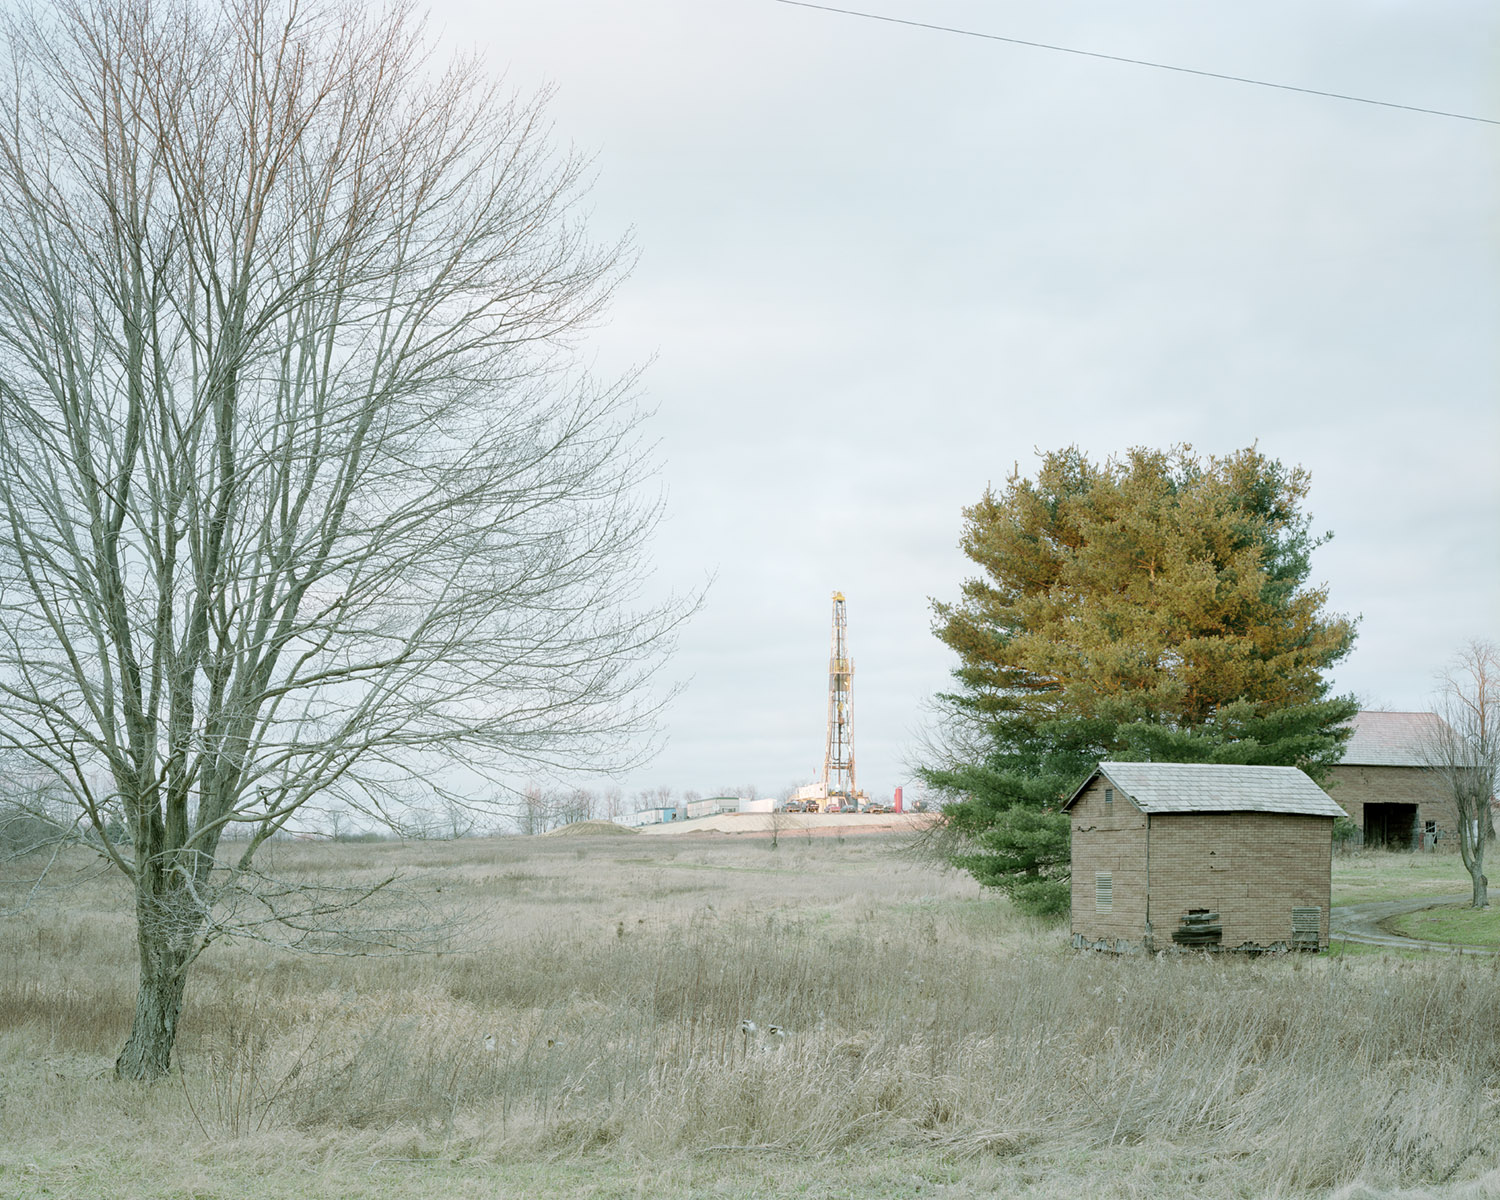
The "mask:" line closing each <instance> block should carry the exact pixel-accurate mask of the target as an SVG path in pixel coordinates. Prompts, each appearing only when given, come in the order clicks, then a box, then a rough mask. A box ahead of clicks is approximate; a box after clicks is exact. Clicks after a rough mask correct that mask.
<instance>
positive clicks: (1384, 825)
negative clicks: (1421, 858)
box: [1365, 804, 1417, 850]
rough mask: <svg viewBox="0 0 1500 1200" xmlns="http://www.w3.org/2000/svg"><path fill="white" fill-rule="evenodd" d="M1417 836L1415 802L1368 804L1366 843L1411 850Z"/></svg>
mask: <svg viewBox="0 0 1500 1200" xmlns="http://www.w3.org/2000/svg"><path fill="white" fill-rule="evenodd" d="M1416 838H1417V806H1416V805H1415V804H1366V805H1365V845H1366V846H1367V847H1371V848H1379V849H1382V850H1411V849H1413V848H1414V847H1415V845H1416Z"/></svg>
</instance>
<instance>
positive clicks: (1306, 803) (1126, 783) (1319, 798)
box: [1063, 762, 1347, 817]
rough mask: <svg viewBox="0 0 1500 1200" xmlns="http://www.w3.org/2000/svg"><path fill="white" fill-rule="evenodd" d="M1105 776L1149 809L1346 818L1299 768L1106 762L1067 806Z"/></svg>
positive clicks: (1099, 766)
mask: <svg viewBox="0 0 1500 1200" xmlns="http://www.w3.org/2000/svg"><path fill="white" fill-rule="evenodd" d="M1100 775H1103V776H1104V777H1105V778H1106V779H1107V780H1109V782H1110V783H1112V784H1114V786H1115V788H1116V789H1117V790H1118V791H1121V792H1123V793H1124V794H1125V796H1126V797H1128V798H1129V799H1130V800H1131V801H1133V802H1134V803H1135V805H1136V807H1137V808H1139V809H1140V810H1141V811H1142V812H1146V813H1186V812H1270V813H1303V814H1307V815H1309V816H1315V817H1342V816H1345V815H1347V814H1346V813H1345V812H1344V810H1343V809H1342V808H1340V807H1339V806H1338V805H1337V804H1335V803H1334V802H1333V801H1332V800H1330V799H1329V798H1328V793H1326V792H1325V791H1323V789H1322V788H1320V787H1319V786H1318V785H1317V784H1315V783H1314V782H1313V781H1312V780H1311V779H1309V778H1308V777H1307V776H1306V775H1304V774H1303V773H1302V772H1301V771H1299V770H1298V769H1297V768H1296V767H1240V766H1228V765H1223V764H1219V763H1155V762H1102V763H1100V764H1099V765H1098V766H1097V767H1096V768H1095V769H1094V773H1093V774H1092V775H1090V776H1089V777H1088V779H1086V780H1085V781H1084V783H1083V787H1080V788H1079V789H1078V790H1077V791H1076V792H1074V793H1073V795H1072V796H1071V797H1070V798H1069V800H1068V802H1067V803H1066V804H1064V805H1063V808H1064V809H1067V808H1071V807H1072V805H1073V802H1074V801H1076V800H1077V799H1078V797H1079V796H1081V795H1082V794H1083V792H1084V789H1085V788H1087V787H1088V786H1089V784H1091V783H1093V782H1094V780H1095V779H1096V778H1098V777H1099V776H1100Z"/></svg>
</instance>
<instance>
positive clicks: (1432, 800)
mask: <svg viewBox="0 0 1500 1200" xmlns="http://www.w3.org/2000/svg"><path fill="white" fill-rule="evenodd" d="M1438 719H1439V718H1438V717H1437V715H1436V714H1435V713H1430V712H1360V713H1355V714H1354V719H1353V720H1352V721H1351V722H1350V724H1351V725H1352V726H1353V729H1354V732H1353V733H1351V734H1350V735H1349V740H1348V742H1346V743H1345V744H1344V757H1343V759H1342V760H1341V761H1340V762H1339V765H1338V766H1336V767H1333V768H1332V769H1331V770H1330V771H1329V772H1328V791H1329V793H1330V794H1331V795H1332V796H1333V797H1334V799H1336V800H1337V801H1338V802H1339V805H1340V807H1342V808H1343V809H1344V811H1345V812H1347V813H1348V814H1349V819H1350V820H1351V821H1353V822H1354V823H1355V824H1356V825H1358V826H1359V828H1360V831H1361V833H1362V834H1363V835H1364V844H1365V845H1366V846H1372V847H1374V846H1378V847H1383V848H1384V849H1387V850H1414V849H1417V848H1419V847H1420V848H1426V849H1432V848H1434V847H1435V848H1438V849H1449V850H1456V849H1457V848H1458V809H1456V808H1455V807H1454V805H1453V798H1452V797H1451V796H1449V795H1448V794H1447V793H1446V792H1445V791H1444V789H1443V785H1442V782H1441V780H1439V779H1438V778H1437V776H1436V774H1435V773H1434V772H1432V771H1431V770H1429V769H1428V768H1427V767H1425V766H1424V765H1423V761H1422V743H1423V742H1424V741H1425V740H1426V739H1427V738H1429V737H1430V736H1431V735H1432V732H1433V730H1434V728H1435V726H1436V725H1437V722H1438Z"/></svg>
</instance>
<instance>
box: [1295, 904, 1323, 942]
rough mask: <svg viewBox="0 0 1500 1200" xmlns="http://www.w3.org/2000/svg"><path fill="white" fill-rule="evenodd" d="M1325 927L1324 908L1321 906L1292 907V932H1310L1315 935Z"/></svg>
mask: <svg viewBox="0 0 1500 1200" xmlns="http://www.w3.org/2000/svg"><path fill="white" fill-rule="evenodd" d="M1322 928H1323V910H1322V909H1321V908H1294V909H1292V932H1293V933H1310V934H1312V935H1313V936H1314V937H1316V936H1317V935H1318V933H1319V932H1320V931H1321V930H1322Z"/></svg>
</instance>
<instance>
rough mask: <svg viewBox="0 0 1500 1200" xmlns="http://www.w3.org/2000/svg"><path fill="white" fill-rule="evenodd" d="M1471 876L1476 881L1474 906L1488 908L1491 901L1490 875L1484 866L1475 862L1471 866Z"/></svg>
mask: <svg viewBox="0 0 1500 1200" xmlns="http://www.w3.org/2000/svg"><path fill="white" fill-rule="evenodd" d="M1469 876H1470V878H1472V879H1473V881H1474V907H1475V908H1488V907H1489V903H1490V897H1489V886H1490V881H1489V877H1488V876H1487V875H1485V873H1484V868H1483V866H1482V865H1481V864H1480V863H1478V862H1476V863H1474V865H1473V866H1471V867H1470V868H1469Z"/></svg>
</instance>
